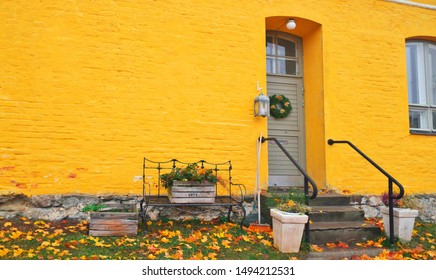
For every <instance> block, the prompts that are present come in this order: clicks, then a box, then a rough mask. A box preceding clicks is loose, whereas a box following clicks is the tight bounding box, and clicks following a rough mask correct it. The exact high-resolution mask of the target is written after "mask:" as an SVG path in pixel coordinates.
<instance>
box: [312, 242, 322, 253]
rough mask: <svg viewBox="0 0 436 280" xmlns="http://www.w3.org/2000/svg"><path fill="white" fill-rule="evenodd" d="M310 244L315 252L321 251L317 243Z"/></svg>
mask: <svg viewBox="0 0 436 280" xmlns="http://www.w3.org/2000/svg"><path fill="white" fill-rule="evenodd" d="M311 246H312V249H313V250H314V251H315V252H322V251H323V249H322V248H321V247H319V246H318V245H315V244H312V245H311Z"/></svg>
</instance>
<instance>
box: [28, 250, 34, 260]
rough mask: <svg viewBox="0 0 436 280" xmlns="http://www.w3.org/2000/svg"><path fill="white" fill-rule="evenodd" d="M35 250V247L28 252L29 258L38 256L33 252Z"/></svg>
mask: <svg viewBox="0 0 436 280" xmlns="http://www.w3.org/2000/svg"><path fill="white" fill-rule="evenodd" d="M34 251H35V250H33V249H30V250H29V251H28V252H27V257H28V258H33V257H34V256H36V255H35V254H34V253H33V252H34Z"/></svg>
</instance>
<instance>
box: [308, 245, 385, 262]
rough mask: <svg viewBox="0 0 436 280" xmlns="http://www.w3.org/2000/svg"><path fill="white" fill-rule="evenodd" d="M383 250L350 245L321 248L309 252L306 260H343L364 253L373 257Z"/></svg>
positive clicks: (360, 255)
mask: <svg viewBox="0 0 436 280" xmlns="http://www.w3.org/2000/svg"><path fill="white" fill-rule="evenodd" d="M382 251H383V248H374V247H369V248H362V247H358V246H352V245H350V247H349V248H323V251H322V252H315V251H312V252H309V253H308V254H307V256H306V257H305V259H306V260H344V259H353V257H362V256H364V255H366V256H368V257H371V258H374V257H376V256H378V255H379V254H380V253H381V252H382Z"/></svg>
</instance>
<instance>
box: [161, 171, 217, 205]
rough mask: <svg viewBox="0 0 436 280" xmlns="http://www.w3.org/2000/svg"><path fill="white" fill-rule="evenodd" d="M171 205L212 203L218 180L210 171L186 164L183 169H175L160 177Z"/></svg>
mask: <svg viewBox="0 0 436 280" xmlns="http://www.w3.org/2000/svg"><path fill="white" fill-rule="evenodd" d="M160 180H161V182H162V185H163V187H164V188H165V189H166V190H167V193H168V198H169V199H170V201H171V202H172V203H214V202H215V195H216V186H215V184H216V183H217V182H221V183H222V181H221V180H220V178H218V176H217V175H215V174H214V172H213V170H212V169H206V168H204V167H200V166H198V165H197V164H188V165H187V166H186V167H184V168H180V167H176V168H173V169H172V170H171V172H169V173H166V174H162V175H161V176H160Z"/></svg>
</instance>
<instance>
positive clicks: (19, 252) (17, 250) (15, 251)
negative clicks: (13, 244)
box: [14, 248, 24, 257]
mask: <svg viewBox="0 0 436 280" xmlns="http://www.w3.org/2000/svg"><path fill="white" fill-rule="evenodd" d="M23 252H24V250H23V249H21V248H18V249H15V250H14V257H18V256H19V255H21V253H23Z"/></svg>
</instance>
